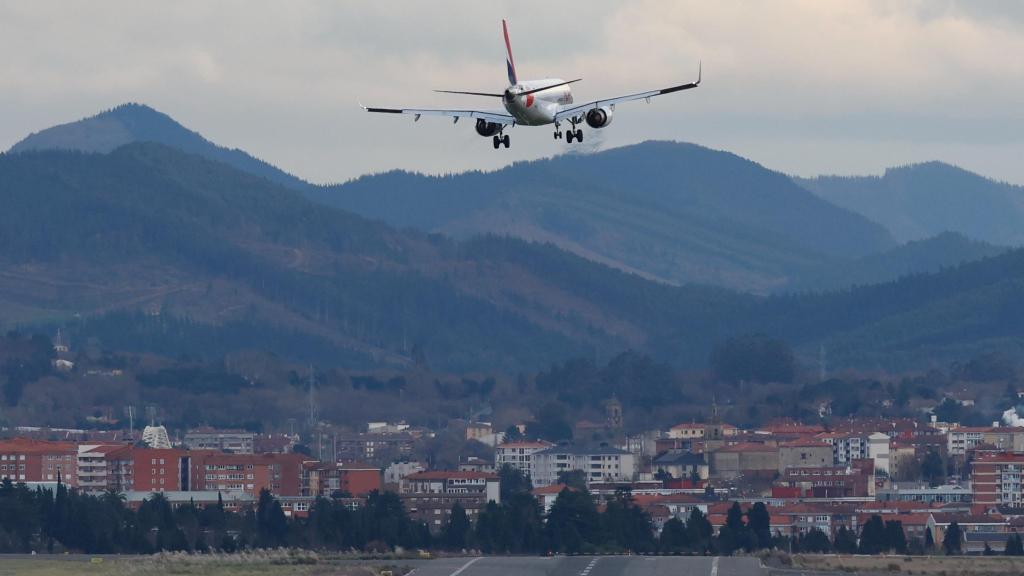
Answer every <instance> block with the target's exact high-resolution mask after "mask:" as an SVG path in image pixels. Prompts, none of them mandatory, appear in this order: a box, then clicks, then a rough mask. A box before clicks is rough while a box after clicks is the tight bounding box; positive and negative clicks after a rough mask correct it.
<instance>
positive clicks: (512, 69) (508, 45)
mask: <svg viewBox="0 0 1024 576" xmlns="http://www.w3.org/2000/svg"><path fill="white" fill-rule="evenodd" d="M501 29H502V31H504V32H505V55H506V56H505V65H506V66H507V67H508V83H509V84H510V85H512V86H515V85H516V84H518V83H519V81H518V80H517V78H516V63H515V61H514V60H512V42H511V41H509V39H508V22H506V21H505V20H502V21H501Z"/></svg>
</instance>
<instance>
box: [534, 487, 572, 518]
mask: <svg viewBox="0 0 1024 576" xmlns="http://www.w3.org/2000/svg"><path fill="white" fill-rule="evenodd" d="M562 490H575V488H570V487H569V486H566V485H565V484H551V485H550V486H543V487H541V488H534V489H533V492H532V493H533V497H534V498H536V499H537V502H538V503H539V504H540V505H541V507H542V508H543V509H544V513H545V514H547V513H548V512H550V511H551V506H552V505H554V503H555V500H557V499H558V495H559V494H561V493H562Z"/></svg>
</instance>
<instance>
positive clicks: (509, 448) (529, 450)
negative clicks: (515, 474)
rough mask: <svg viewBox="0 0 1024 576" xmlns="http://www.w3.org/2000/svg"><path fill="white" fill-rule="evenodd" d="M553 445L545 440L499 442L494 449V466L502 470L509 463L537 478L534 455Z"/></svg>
mask: <svg viewBox="0 0 1024 576" xmlns="http://www.w3.org/2000/svg"><path fill="white" fill-rule="evenodd" d="M552 446H554V444H552V443H550V442H544V441H543V440H538V441H521V442H505V443H504V444H498V446H497V447H496V448H495V449H494V467H495V468H496V469H497V470H501V467H502V466H504V465H506V464H508V465H509V466H511V467H512V468H515V469H516V470H519V471H521V472H523V473H525V474H526V475H527V476H529V477H530V478H535V477H536V474H535V469H534V460H533V455H534V454H536V453H537V452H540V451H541V450H547V449H548V448H551V447H552Z"/></svg>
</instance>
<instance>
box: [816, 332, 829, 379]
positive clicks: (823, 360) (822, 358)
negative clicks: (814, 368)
mask: <svg viewBox="0 0 1024 576" xmlns="http://www.w3.org/2000/svg"><path fill="white" fill-rule="evenodd" d="M818 379H819V381H821V382H824V381H825V380H827V379H828V360H827V356H826V353H825V343H824V342H823V343H821V345H820V346H819V347H818Z"/></svg>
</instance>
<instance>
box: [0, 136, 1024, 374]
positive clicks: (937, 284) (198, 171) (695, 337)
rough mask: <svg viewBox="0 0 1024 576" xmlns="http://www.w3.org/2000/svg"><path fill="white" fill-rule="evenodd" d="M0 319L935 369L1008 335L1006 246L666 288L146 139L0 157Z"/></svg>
mask: <svg viewBox="0 0 1024 576" xmlns="http://www.w3.org/2000/svg"><path fill="white" fill-rule="evenodd" d="M0 322H2V323H3V325H2V326H0V329H10V328H13V327H16V326H25V325H29V326H33V325H36V326H38V325H40V324H46V325H47V326H50V327H55V325H56V324H63V325H64V326H65V327H66V333H68V334H69V335H70V337H71V338H73V339H77V343H79V344H81V343H84V342H85V339H87V338H89V339H90V340H89V342H91V344H90V345H91V346H98V347H100V349H108V350H120V351H129V352H130V351H149V352H157V353H161V354H166V355H171V356H176V355H179V354H189V355H194V356H207V357H214V358H215V357H218V356H219V355H220V354H223V353H225V352H228V351H237V350H249V349H256V350H265V351H271V352H273V353H275V354H277V355H279V356H282V357H285V358H288V359H293V360H297V361H313V362H317V363H318V364H321V365H338V364H344V365H348V366H353V367H359V366H371V365H383V364H390V365H414V364H424V363H425V364H427V365H429V366H431V367H434V368H439V369H450V370H458V371H463V370H465V371H485V372H494V371H498V370H507V371H518V370H520V369H535V368H537V367H542V366H546V365H548V364H549V363H550V362H554V361H561V360H564V359H565V358H567V357H572V356H581V355H582V356H586V357H597V358H607V357H610V356H612V355H614V354H617V353H618V352H620V351H622V350H624V349H628V348H632V349H634V350H637V351H640V352H648V353H651V354H653V355H654V356H656V357H657V358H660V359H663V360H667V361H670V362H673V363H674V364H676V365H678V366H685V367H705V366H706V365H707V360H708V355H709V352H710V350H711V347H712V346H713V345H714V344H715V343H716V342H720V341H722V340H724V339H726V338H729V337H731V336H735V335H741V334H749V333H757V332H762V333H766V334H768V335H771V336H776V337H781V338H784V339H785V340H786V341H788V342H789V343H791V344H792V345H794V346H796V347H797V349H798V350H799V351H801V352H802V353H803V354H804V355H805V356H807V357H813V356H815V355H816V354H817V351H818V348H819V346H820V345H822V344H824V345H825V346H826V348H827V353H828V358H829V365H830V366H832V367H835V368H839V367H843V366H858V367H876V366H881V367H893V368H906V367H927V366H930V365H934V364H940V365H942V366H946V365H948V364H949V362H952V361H954V360H957V359H963V358H969V357H971V356H973V355H976V353H977V352H978V351H979V350H985V351H989V352H991V351H999V350H1006V351H1019V350H1020V349H1021V348H1022V347H1024V250H1013V251H1010V252H1007V253H1005V254H1002V255H999V256H995V257H992V258H987V259H983V260H980V261H976V262H971V263H967V264H963V265H960V266H957V267H951V268H945V269H943V270H941V271H939V272H936V273H933V274H921V275H915V276H909V277H906V278H903V279H900V280H898V281H894V282H890V283H886V284H880V285H873V286H865V287H859V288H855V289H849V290H842V291H838V292H834V293H829V294H825V295H814V294H805V295H798V296H779V297H770V298H759V297H754V296H749V295H743V294H739V293H735V292H730V291H726V290H723V289H720V288H712V287H700V286H686V287H673V286H670V285H666V284H663V283H658V282H652V281H649V280H645V279H643V278H642V277H639V276H637V275H632V274H626V273H623V272H621V271H618V270H615V269H612V268H609V267H606V266H603V265H601V264H598V263H595V262H593V261H590V260H587V259H584V258H580V257H578V256H576V255H573V254H571V253H568V252H565V251H562V250H559V249H557V248H556V247H554V246H552V245H548V244H539V243H528V242H525V241H523V240H519V239H513V238H508V237H496V236H484V237H477V238H474V239H471V240H466V241H460V242H456V241H452V240H448V239H445V238H443V237H437V236H428V235H427V234H424V233H421V232H416V231H400V230H396V229H394V228H391V227H389V226H387V225H385V224H381V223H375V222H372V221H369V220H366V219H364V218H362V217H360V216H356V215H354V214H351V213H348V212H345V211H342V210H338V209H331V208H325V207H323V206H321V205H318V204H316V203H313V202H311V201H309V200H307V199H306V198H305V197H304V196H303V195H302V194H300V193H298V192H295V191H293V190H289V189H287V188H284V187H282V186H279V185H276V184H274V183H272V182H269V181H267V180H266V179H263V178H258V177H255V176H252V175H249V174H246V173H243V172H240V171H238V170H235V169H234V168H231V167H230V166H227V165H225V164H221V163H218V162H212V161H209V160H206V159H204V158H201V157H199V156H195V155H190V154H184V153H182V152H179V151H176V150H173V149H171V148H167V147H165V146H161V145H156V144H131V145H128V146H124V147H121V148H118V149H116V150H114V151H113V152H111V153H109V154H86V153H79V152H66V151H65V152H57V151H48V152H25V153H20V154H4V155H0Z"/></svg>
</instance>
